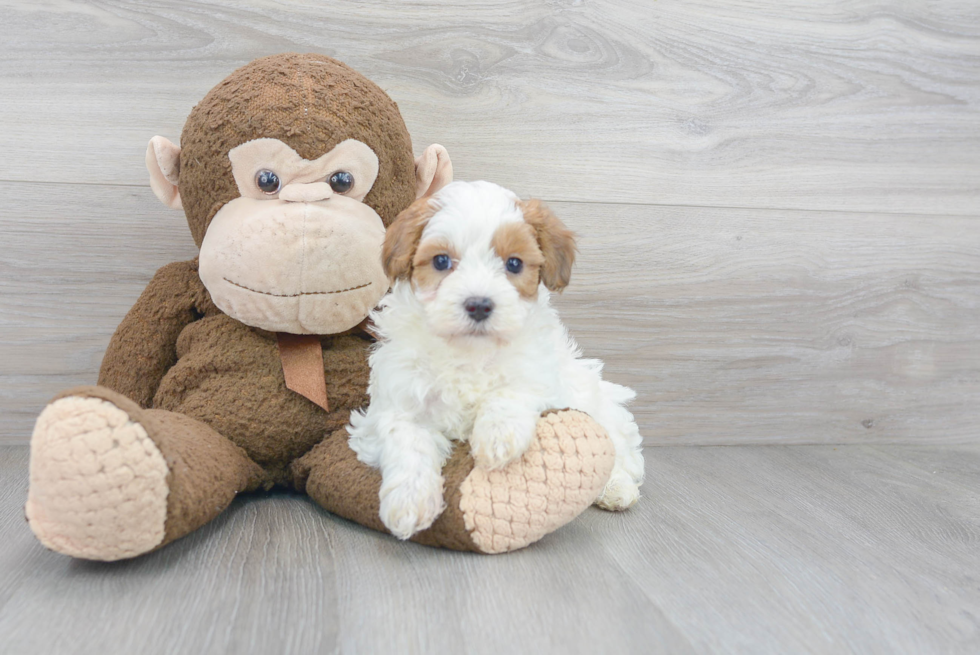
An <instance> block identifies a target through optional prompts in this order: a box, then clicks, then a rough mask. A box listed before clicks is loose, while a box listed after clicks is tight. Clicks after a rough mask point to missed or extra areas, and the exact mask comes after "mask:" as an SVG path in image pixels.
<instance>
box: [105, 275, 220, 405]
mask: <svg viewBox="0 0 980 655" xmlns="http://www.w3.org/2000/svg"><path fill="white" fill-rule="evenodd" d="M207 297H208V296H207V291H206V290H205V289H204V285H203V284H202V283H201V279H200V278H199V277H198V274H197V260H196V259H193V260H191V261H188V262H174V263H173V264H167V265H166V266H164V267H163V268H161V269H160V270H158V271H157V272H156V274H155V275H154V276H153V279H152V280H150V283H149V284H148V285H147V286H146V289H144V290H143V294H142V295H141V296H140V297H139V300H137V301H136V304H135V305H133V308H132V309H130V310H129V313H128V314H126V317H125V318H124V319H123V320H122V323H120V324H119V327H118V328H116V333H115V334H114V335H113V336H112V341H110V342H109V347H108V348H107V349H106V353H105V357H104V358H103V359H102V370H101V371H100V372H99V384H100V385H101V386H104V387H108V388H109V389H112V390H113V391H116V392H118V393H121V394H123V395H124V396H126V397H127V398H130V399H132V400H133V401H135V402H137V403H139V405H140V406H141V407H149V406H150V404H151V403H152V402H153V396H154V394H156V391H157V387H158V386H160V380H162V379H163V376H164V375H165V374H166V373H167V371H168V370H169V369H170V367H171V366H173V365H174V364H175V363H176V362H177V338H178V337H179V336H180V333H181V331H182V330H183V329H184V328H185V327H187V326H188V325H189V324H190V323H192V322H193V321H195V320H196V319H198V318H200V317H201V313H202V312H201V311H200V307H201V305H202V304H203V303H204V302H206V299H207Z"/></svg>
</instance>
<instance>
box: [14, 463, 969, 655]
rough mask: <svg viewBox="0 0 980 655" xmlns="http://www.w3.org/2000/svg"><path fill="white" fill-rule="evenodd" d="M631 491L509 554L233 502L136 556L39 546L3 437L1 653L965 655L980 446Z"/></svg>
mask: <svg viewBox="0 0 980 655" xmlns="http://www.w3.org/2000/svg"><path fill="white" fill-rule="evenodd" d="M647 462H648V464H647V475H648V477H649V482H648V483H647V485H646V486H645V487H644V491H645V494H646V495H645V497H644V498H643V499H642V500H641V502H640V503H639V504H638V505H637V506H636V507H635V508H634V509H632V510H630V511H629V512H627V513H625V514H609V513H605V512H602V511H600V510H598V509H592V510H589V511H588V512H586V513H585V514H584V515H583V516H582V517H580V518H579V519H578V520H577V521H575V522H573V523H572V524H570V525H568V526H566V527H565V528H563V529H561V530H559V531H558V532H556V533H554V534H551V535H549V536H548V537H546V538H545V539H544V540H543V541H542V542H540V543H539V544H537V545H535V546H534V547H532V548H529V549H527V550H524V551H519V552H517V553H512V554H509V555H502V556H480V555H472V554H463V553H452V552H447V551H441V550H435V549H430V548H426V547H422V546H417V545H415V544H404V543H400V542H397V541H395V540H394V539H393V538H391V537H387V536H384V535H380V534H377V533H373V532H371V531H369V530H366V529H363V528H361V527H360V526H355V525H352V524H350V523H347V522H345V521H343V520H340V519H337V518H335V517H333V516H331V515H329V514H327V513H326V512H323V511H322V510H320V509H319V508H317V507H316V506H315V505H314V504H312V503H311V502H310V501H309V500H308V499H306V498H305V497H301V496H292V495H285V494H273V495H268V496H263V495H260V496H250V497H241V498H239V499H238V500H236V501H235V503H234V504H233V506H232V507H231V509H230V510H229V511H228V512H227V513H226V514H225V515H224V516H223V517H221V518H220V519H218V520H217V521H215V522H214V523H212V524H211V525H209V526H207V527H205V528H203V529H202V530H200V531H199V532H197V533H196V534H193V535H191V536H189V537H187V538H185V539H183V540H181V541H178V542H176V543H174V544H172V545H170V546H168V547H166V548H164V549H163V550H161V551H159V552H156V553H153V554H151V555H148V556H145V557H142V558H139V559H137V560H134V561H130V562H123V563H115V564H96V563H89V562H81V561H74V560H71V559H69V558H67V557H63V556H61V555H56V554H54V553H51V552H49V551H46V550H44V549H43V548H42V547H41V546H40V545H39V544H38V543H37V541H36V540H35V539H34V538H33V536H32V535H31V534H30V531H29V530H28V527H27V525H26V523H25V522H24V520H23V508H22V504H23V499H24V495H25V493H26V485H27V475H26V468H27V449H26V448H25V447H17V446H7V447H2V448H0V531H2V534H3V535H4V537H3V546H2V548H0V571H2V572H3V575H2V577H0V635H2V636H3V647H2V649H0V650H2V651H3V652H4V653H8V654H10V655H14V654H17V655H19V654H22V653H23V654H35V653H51V654H60V653H93V654H94V653H98V654H102V653H116V652H119V653H126V652H128V653H134V652H138V653H148V654H150V653H270V652H276V653H312V652H340V653H395V652H405V653H463V652H465V653H552V652H553V653H596V652H599V653H605V652H607V653H688V652H694V653H753V654H763V653H851V652H856V653H910V654H922V653H977V652H980V621H978V618H980V580H978V572H980V549H978V544H980V487H978V485H977V474H976V472H977V470H978V467H980V447H978V446H956V447H945V448H936V447H931V446H897V445H889V446H839V447H834V446H728V447H692V446H681V447H662V448H650V449H648V450H647Z"/></svg>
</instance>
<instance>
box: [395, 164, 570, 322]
mask: <svg viewBox="0 0 980 655" xmlns="http://www.w3.org/2000/svg"><path fill="white" fill-rule="evenodd" d="M382 261H383V263H384V268H385V272H386V273H387V274H388V277H389V278H390V279H391V280H392V282H395V281H397V280H406V281H409V282H410V283H411V288H412V290H413V291H414V293H415V295H416V297H417V298H418V299H419V300H420V301H421V303H422V306H423V307H424V309H425V314H426V318H427V320H428V323H429V327H430V328H431V329H432V330H433V331H434V332H435V333H437V334H439V335H440V336H443V337H453V336H461V335H473V336H481V335H486V336H495V337H497V338H501V339H508V338H510V337H512V336H513V335H514V334H516V333H517V332H519V331H520V329H521V328H522V327H523V325H524V322H525V320H526V318H527V316H528V313H529V312H530V309H531V307H532V306H533V305H534V303H535V302H536V301H537V298H538V292H539V289H540V287H541V286H544V287H545V288H547V289H550V290H552V291H561V290H562V289H564V288H565V286H566V285H567V284H568V282H569V278H570V277H571V273H572V264H573V263H574V261H575V235H574V234H572V232H571V231H569V230H568V228H566V227H565V226H564V224H562V222H561V221H560V220H558V218H557V217H556V216H555V215H554V214H553V213H552V212H551V210H549V209H548V208H547V207H546V206H545V205H544V204H543V203H542V202H540V201H538V200H529V201H527V202H522V201H521V200H519V199H518V198H517V196H516V195H514V194H513V193H512V192H510V191H508V190H506V189H504V188H502V187H499V186H497V185H496V184H491V183H489V182H453V183H452V184H449V185H448V186H446V187H445V188H443V189H442V190H441V191H439V193H437V194H436V195H435V196H433V197H427V198H421V199H419V200H417V201H416V202H415V203H414V204H413V205H411V206H410V207H409V208H408V209H406V210H405V211H403V212H402V213H401V214H399V216H398V218H397V219H396V220H395V222H394V223H392V225H391V227H389V228H388V232H387V236H386V238H385V243H384V249H383V252H382Z"/></svg>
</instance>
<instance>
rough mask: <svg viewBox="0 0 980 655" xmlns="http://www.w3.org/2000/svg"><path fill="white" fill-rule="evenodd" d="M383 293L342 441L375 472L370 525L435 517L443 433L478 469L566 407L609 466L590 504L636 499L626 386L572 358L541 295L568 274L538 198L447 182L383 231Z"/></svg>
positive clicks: (617, 505)
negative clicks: (366, 373) (584, 424)
mask: <svg viewBox="0 0 980 655" xmlns="http://www.w3.org/2000/svg"><path fill="white" fill-rule="evenodd" d="M383 259H384V265H385V270H386V271H387V273H388V276H389V278H391V279H392V280H393V281H394V284H393V287H392V291H391V293H390V294H389V295H388V296H386V297H385V299H384V300H383V301H382V303H381V306H380V307H379V309H378V310H376V311H375V312H374V313H373V314H372V318H373V320H374V323H375V326H376V329H377V332H378V337H379V342H378V345H377V347H376V348H375V350H374V351H373V353H372V355H371V360H370V362H371V381H370V386H369V389H368V391H369V393H370V396H371V404H370V406H369V407H368V409H367V410H366V411H365V412H359V413H354V414H352V415H351V425H350V426H349V427H348V431H349V433H350V445H351V448H353V449H354V451H355V452H356V453H357V455H358V459H360V460H361V461H362V462H364V463H366V464H368V465H371V466H374V467H376V468H380V469H381V474H382V485H381V494H380V496H381V520H382V521H383V522H384V524H385V526H387V527H388V529H389V530H390V531H391V532H392V534H394V535H395V536H397V537H399V538H401V539H407V538H408V537H410V536H412V535H413V534H414V533H416V532H418V531H419V530H423V529H425V528H427V527H429V526H430V525H431V524H432V522H433V521H434V520H435V519H436V517H438V516H439V514H440V513H441V512H442V510H443V507H444V503H443V498H442V493H443V480H442V477H441V474H440V472H441V470H442V466H443V464H444V463H445V460H446V458H447V457H448V455H449V452H450V450H451V441H452V440H454V439H458V440H463V441H467V442H468V443H469V446H470V450H471V452H472V454H473V457H474V458H475V460H476V462H477V464H478V465H480V466H486V467H489V468H497V467H501V466H504V465H506V464H507V463H509V462H511V461H513V460H514V459H516V458H519V457H520V456H521V455H522V454H523V453H524V452H525V451H526V450H527V448H528V446H529V445H530V443H531V440H532V439H533V437H534V433H535V426H536V424H537V421H538V417H539V416H540V415H541V412H543V411H544V410H547V409H552V408H565V407H569V408H573V409H579V410H582V411H584V412H586V413H588V414H590V415H591V416H592V417H593V418H594V419H595V420H596V421H597V422H598V423H599V424H600V425H602V426H603V427H604V428H605V429H606V431H607V432H608V433H609V436H610V437H611V439H612V441H613V444H614V446H615V449H616V463H615V466H614V468H613V471H612V475H611V476H610V479H609V482H608V483H607V485H606V487H605V489H604V490H603V493H602V495H601V496H600V497H599V498H598V499H597V500H596V504H598V505H599V506H600V507H603V508H605V509H611V510H621V509H626V508H627V507H629V506H631V505H632V504H633V503H635V502H636V500H637V499H638V498H639V486H640V484H642V482H643V455H642V452H641V449H640V435H639V432H638V430H637V427H636V423H635V422H634V421H633V416H632V415H631V414H630V413H629V412H628V411H627V410H626V408H625V405H626V403H628V402H629V401H630V400H632V398H633V397H634V395H635V394H634V393H633V391H632V390H630V389H627V388H626V387H623V386H620V385H617V384H612V383H610V382H606V381H604V380H603V379H602V376H601V370H602V363H601V362H599V361H598V360H594V359H583V358H582V357H581V352H580V351H579V349H578V346H577V345H576V344H575V342H574V340H572V338H571V337H570V336H569V335H568V332H567V331H566V330H565V328H564V326H563V325H562V324H561V321H560V320H559V318H558V314H557V312H556V311H555V310H554V308H552V307H551V304H550V302H549V297H550V292H551V291H560V290H561V289H563V288H564V287H565V286H566V285H567V284H568V282H569V277H570V275H571V268H572V264H573V263H574V260H575V239H574V235H573V234H572V233H571V232H570V231H569V230H568V229H567V228H566V227H565V226H564V225H563V224H562V223H561V221H559V220H558V218H557V217H555V215H554V214H553V213H551V211H550V210H549V209H548V208H547V207H545V206H544V205H543V204H542V203H540V202H538V201H536V200H531V201H528V202H522V201H520V200H519V199H518V198H517V196H515V195H514V194H513V193H512V192H510V191H508V190H506V189H504V188H502V187H499V186H497V185H495V184H491V183H489V182H454V183H452V184H450V185H448V186H446V187H445V188H443V189H442V190H441V191H439V192H438V193H437V194H436V195H435V196H433V197H431V198H423V199H420V200H418V201H416V202H415V203H414V204H413V205H412V206H411V207H409V208H408V209H406V210H405V211H404V212H402V214H400V215H399V217H398V219H397V220H396V221H395V222H394V223H393V224H392V225H391V227H390V228H389V229H388V234H387V236H386V239H385V245H384V250H383Z"/></svg>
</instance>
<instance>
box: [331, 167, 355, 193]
mask: <svg viewBox="0 0 980 655" xmlns="http://www.w3.org/2000/svg"><path fill="white" fill-rule="evenodd" d="M352 186H354V176H353V175H351V174H350V173H348V172H347V171H337V172H336V173H334V174H333V175H331V176H330V188H331V189H333V192H334V193H347V192H348V191H350V190H351V187H352Z"/></svg>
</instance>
